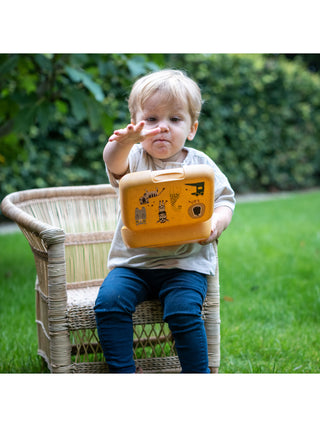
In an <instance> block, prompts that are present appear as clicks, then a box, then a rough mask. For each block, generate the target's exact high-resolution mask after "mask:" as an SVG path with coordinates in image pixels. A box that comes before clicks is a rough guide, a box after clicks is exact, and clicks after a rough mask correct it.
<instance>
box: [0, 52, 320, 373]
mask: <svg viewBox="0 0 320 427" xmlns="http://www.w3.org/2000/svg"><path fill="white" fill-rule="evenodd" d="M319 64H320V55H311V54H310V55H279V54H278V55H272V54H265V55H258V54H255V55H240V54H234V55H233V54H207V55H205V54H105V55H104V54H103V55H102V54H88V55H87V54H23V55H18V54H12V55H11V54H10V55H9V54H3V55H0V200H1V199H2V198H3V197H4V196H5V195H6V194H8V193H11V192H13V191H17V190H23V189H29V188H37V187H38V188H39V187H47V186H61V185H81V184H100V183H105V182H106V180H107V178H106V174H105V170H104V166H103V161H102V150H103V147H104V145H105V142H106V139H107V137H108V136H109V135H110V134H111V133H112V132H113V130H114V129H116V128H120V127H123V126H125V125H126V124H127V123H128V122H129V114H128V111H127V98H128V94H129V91H130V88H131V86H132V82H133V81H134V80H135V79H137V78H138V77H140V76H141V75H143V74H145V73H146V72H149V71H154V70H158V69H162V68H172V67H173V68H179V69H183V70H185V71H186V72H187V74H188V75H189V76H190V77H192V78H194V79H195V80H196V81H197V82H198V83H199V85H200V87H201V89H202V94H203V98H204V101H205V102H204V105H203V110H202V113H201V116H200V124H199V130H198V133H197V137H196V139H195V140H194V142H193V143H192V145H193V146H194V147H195V148H199V149H201V150H203V151H205V152H206V153H207V154H208V155H209V156H210V157H212V158H213V159H214V160H215V161H216V163H217V164H218V165H219V166H220V167H221V169H222V170H223V171H224V172H225V174H226V175H227V176H228V178H229V180H230V182H231V184H232V186H233V188H234V189H235V191H236V193H237V194H238V195H241V194H246V193H257V192H259V193H261V192H262V193H265V194H270V193H272V194H273V195H278V194H280V195H281V197H280V198H277V197H276V198H275V199H274V200H270V201H262V202H259V201H258V202H256V201H255V202H250V203H245V204H241V203H239V205H238V206H237V208H236V211H235V215H234V219H233V221H232V224H231V226H230V228H229V229H228V230H227V231H226V232H225V234H224V235H223V236H222V238H221V242H220V264H221V302H222V304H221V318H222V363H221V372H226V373H227V372H263V373H266V372H292V373H293V372H320V358H319V357H320V356H319V354H320V347H319V340H318V339H317V337H319V333H320V284H319V274H318V260H319V245H320V221H319V214H318V213H319V210H320V192H319V190H317V188H318V187H319V183H320V149H319V148H320V75H319ZM310 190H312V191H310ZM283 192H285V197H283V194H284V193H283ZM0 218H1V220H2V221H3V220H5V218H4V217H3V216H0ZM0 251H1V257H0V280H1V286H0V304H1V307H0V320H1V325H2V328H1V340H0V343H1V348H0V353H1V369H0V372H45V368H44V367H43V366H42V365H41V363H40V361H39V358H37V356H36V326H35V323H34V293H33V287H34V278H35V268H34V265H33V261H32V253H31V251H30V250H29V248H28V246H27V242H25V241H24V240H23V236H21V235H20V234H13V235H0Z"/></svg>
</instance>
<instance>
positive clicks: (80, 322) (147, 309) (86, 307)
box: [66, 286, 163, 331]
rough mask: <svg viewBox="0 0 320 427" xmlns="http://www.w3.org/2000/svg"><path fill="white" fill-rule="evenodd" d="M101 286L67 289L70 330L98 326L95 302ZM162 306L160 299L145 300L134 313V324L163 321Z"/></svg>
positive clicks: (67, 313)
mask: <svg viewBox="0 0 320 427" xmlns="http://www.w3.org/2000/svg"><path fill="white" fill-rule="evenodd" d="M99 288H100V286H90V287H87V288H78V289H69V290H68V291H67V312H66V315H67V323H68V328H69V329H70V330H73V331H75V330H78V329H93V328H96V319H95V313H94V309H93V308H94V304H95V300H96V298H97V295H98V291H99ZM162 316H163V313H162V307H161V303H160V301H158V300H151V301H144V302H143V303H142V304H139V305H138V307H137V309H136V311H135V313H134V314H133V324H134V325H144V324H148V323H154V322H158V323H161V322H163V319H162Z"/></svg>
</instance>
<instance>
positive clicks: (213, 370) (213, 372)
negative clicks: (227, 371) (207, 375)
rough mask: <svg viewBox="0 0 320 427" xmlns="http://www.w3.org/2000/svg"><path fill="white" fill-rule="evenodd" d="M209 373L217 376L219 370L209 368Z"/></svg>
mask: <svg viewBox="0 0 320 427" xmlns="http://www.w3.org/2000/svg"><path fill="white" fill-rule="evenodd" d="M210 372H211V374H218V373H219V368H210Z"/></svg>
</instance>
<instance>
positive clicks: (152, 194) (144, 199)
mask: <svg viewBox="0 0 320 427" xmlns="http://www.w3.org/2000/svg"><path fill="white" fill-rule="evenodd" d="M164 189H165V188H163V189H162V190H161V191H160V193H159V192H158V189H156V190H155V191H148V190H146V191H145V193H144V195H143V196H142V197H140V199H139V201H140V205H146V204H148V203H149V199H150V198H152V197H158V196H160V194H161V193H162V192H163V190H164Z"/></svg>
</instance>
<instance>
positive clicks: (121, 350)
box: [94, 267, 210, 373]
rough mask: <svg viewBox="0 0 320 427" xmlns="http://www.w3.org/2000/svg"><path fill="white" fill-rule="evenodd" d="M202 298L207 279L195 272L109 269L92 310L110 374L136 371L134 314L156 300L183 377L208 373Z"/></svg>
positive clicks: (204, 293)
mask: <svg viewBox="0 0 320 427" xmlns="http://www.w3.org/2000/svg"><path fill="white" fill-rule="evenodd" d="M206 293H207V278H206V276H205V275H204V274H201V273H197V272H195V271H185V270H180V269H160V270H158V269H155V270H144V269H132V268H122V267H118V268H115V269H114V270H111V271H110V273H109V274H108V276H107V277H106V279H105V280H104V282H103V283H102V285H101V288H100V290H99V294H98V297H97V300H96V304H95V307H94V310H95V314H96V320H97V328H98V335H99V340H100V343H101V346H102V349H103V353H104V356H105V359H106V361H107V363H108V365H109V370H110V372H114V373H120V372H123V373H133V372H135V363H134V360H133V325H132V313H133V312H134V311H135V309H136V306H137V305H138V304H139V303H141V302H143V301H145V300H148V299H154V298H159V299H160V301H161V304H162V306H163V310H164V315H163V320H164V321H165V322H167V323H168V324H169V328H170V330H171V332H172V335H173V337H174V339H175V344H176V349H177V353H178V356H179V360H180V364H181V367H182V372H184V373H192V372H194V373H209V372H210V371H209V368H208V349H207V337H206V332H205V328H204V322H203V320H202V318H201V309H202V304H203V301H204V299H205V296H206Z"/></svg>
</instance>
